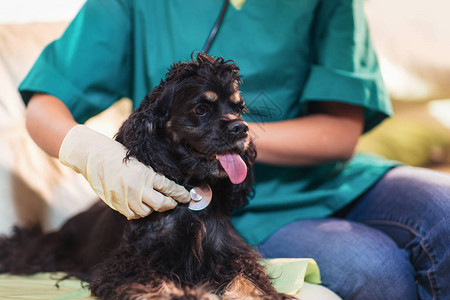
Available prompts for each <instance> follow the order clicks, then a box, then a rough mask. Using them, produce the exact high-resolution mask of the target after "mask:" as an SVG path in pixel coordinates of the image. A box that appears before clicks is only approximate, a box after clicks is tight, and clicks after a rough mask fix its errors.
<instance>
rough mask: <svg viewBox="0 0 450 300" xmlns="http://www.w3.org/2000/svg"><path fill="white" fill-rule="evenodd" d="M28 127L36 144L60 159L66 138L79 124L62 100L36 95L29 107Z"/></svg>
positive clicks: (45, 95) (27, 114) (27, 115)
mask: <svg viewBox="0 0 450 300" xmlns="http://www.w3.org/2000/svg"><path fill="white" fill-rule="evenodd" d="M26 125H27V130H28V132H29V134H30V136H31V137H32V138H33V140H34V141H35V142H36V144H38V146H39V147H41V148H42V149H43V150H44V151H45V152H47V153H48V154H49V155H51V156H53V157H58V154H59V149H60V148H61V144H62V141H63V140H64V137H65V136H66V134H67V132H69V130H70V129H71V128H72V127H74V126H75V125H77V122H75V120H74V119H73V117H72V114H71V113H70V111H69V109H68V108H67V107H66V106H65V104H64V103H63V102H62V101H61V100H59V99H58V98H56V97H54V96H51V95H47V94H40V93H36V94H34V95H33V97H32V98H31V99H30V102H29V103H28V105H27V112H26Z"/></svg>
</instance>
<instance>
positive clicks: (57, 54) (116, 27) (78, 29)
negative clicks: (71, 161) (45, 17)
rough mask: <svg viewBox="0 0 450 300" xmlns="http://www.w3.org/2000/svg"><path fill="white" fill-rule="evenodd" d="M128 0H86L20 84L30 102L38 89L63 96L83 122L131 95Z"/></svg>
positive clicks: (22, 91) (26, 100) (80, 121)
mask: <svg viewBox="0 0 450 300" xmlns="http://www.w3.org/2000/svg"><path fill="white" fill-rule="evenodd" d="M128 2H129V1H126V0H108V1H106V0H87V2H86V3H85V5H84V6H83V7H82V9H81V10H80V12H79V13H78V15H77V16H76V17H75V19H74V20H73V21H72V23H71V24H70V25H69V27H68V28H67V29H66V31H65V32H64V34H63V35H62V36H61V38H59V39H58V40H56V41H54V42H53V43H51V44H49V45H48V46H47V47H46V48H45V49H44V51H43V52H42V53H41V55H40V56H39V58H38V60H37V61H36V63H35V65H34V66H33V68H32V69H31V71H30V72H29V73H28V75H27V76H26V77H25V79H24V80H23V82H22V83H21V84H20V86H19V91H20V93H21V95H22V98H23V101H24V102H25V103H26V104H27V103H28V101H29V100H30V98H31V96H32V95H33V93H34V92H41V93H46V94H50V95H53V96H55V97H57V98H59V99H60V100H61V101H63V102H64V103H65V104H66V106H67V107H68V108H69V110H70V111H71V112H72V114H73V116H74V118H75V120H76V121H77V122H79V123H84V122H85V121H86V120H87V119H89V118H90V117H92V116H94V115H96V114H98V113H99V112H101V111H103V110H105V109H107V108H108V107H109V106H111V105H112V104H113V103H114V102H115V101H117V100H118V99H120V98H122V97H127V96H130V86H131V83H130V79H131V75H130V74H131V70H130V67H131V59H130V56H131V48H132V42H131V33H130V30H131V18H130V8H129V7H128V6H129V4H128Z"/></svg>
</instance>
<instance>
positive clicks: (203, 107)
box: [193, 103, 209, 116]
mask: <svg viewBox="0 0 450 300" xmlns="http://www.w3.org/2000/svg"><path fill="white" fill-rule="evenodd" d="M193 111H194V113H195V114H196V115H199V116H204V115H206V113H207V112H208V111H209V106H208V105H207V104H205V103H200V104H197V106H195V107H194V110H193Z"/></svg>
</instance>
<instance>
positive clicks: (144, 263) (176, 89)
mask: <svg viewBox="0 0 450 300" xmlns="http://www.w3.org/2000/svg"><path fill="white" fill-rule="evenodd" d="M238 70H239V69H238V67H237V66H236V65H235V64H234V63H233V62H231V61H224V60H223V59H222V58H213V57H211V56H209V55H206V54H201V53H197V58H196V59H194V58H192V61H189V62H178V63H175V64H174V65H173V66H172V67H171V68H170V69H169V72H168V73H167V75H166V79H165V81H161V84H160V85H159V86H157V87H156V88H155V89H154V90H153V91H152V92H151V93H150V94H149V95H147V96H146V98H145V100H143V102H142V104H141V105H140V107H139V108H138V109H137V110H136V111H135V112H134V113H132V114H131V116H130V117H129V118H128V120H126V121H125V122H124V124H123V125H122V127H121V128H120V130H119V132H118V134H117V137H116V139H117V140H118V141H119V142H121V143H122V144H123V145H124V146H125V147H126V148H127V149H128V154H127V157H126V158H125V161H126V160H127V159H129V158H130V157H135V158H136V159H138V160H139V161H140V162H142V163H143V164H145V165H148V166H151V167H152V168H153V169H154V170H155V171H156V172H159V173H161V174H164V175H165V176H166V177H168V178H169V179H171V180H173V181H175V182H177V183H178V184H182V185H184V186H185V187H186V188H187V189H190V188H191V187H193V186H197V185H199V184H202V183H207V184H209V185H210V186H211V188H212V190H213V200H212V202H211V204H210V205H209V206H208V207H207V208H205V209H204V210H201V211H192V210H190V209H189V208H188V206H187V205H185V204H179V205H178V206H177V207H176V208H175V209H173V210H171V211H167V212H162V213H157V212H155V213H152V214H150V215H149V216H148V217H145V218H142V219H137V220H132V221H127V220H126V219H125V218H124V217H123V216H122V215H121V214H119V213H117V212H115V211H113V210H111V209H109V208H108V207H107V206H106V205H105V204H103V202H101V201H100V202H98V203H97V204H95V205H94V206H93V207H92V208H91V209H89V210H88V211H86V212H83V213H81V214H79V215H77V216H75V217H73V218H72V219H70V220H69V221H67V222H66V223H65V224H64V225H63V227H62V228H61V230H59V231H57V232H54V233H49V234H43V233H42V232H41V231H40V230H39V229H37V228H34V229H29V230H26V229H18V228H16V229H15V233H14V234H13V235H12V236H11V237H4V238H2V239H1V240H0V272H3V273H4V272H9V273H14V274H31V273H36V272H41V271H46V272H53V271H65V272H67V273H68V274H70V275H71V276H76V277H78V278H81V279H83V280H86V281H88V282H89V287H90V290H91V292H92V294H93V295H95V296H98V297H100V298H102V299H108V300H111V299H120V300H124V299H215V298H216V296H215V295H219V296H220V297H222V298H223V299H244V298H245V297H249V298H246V299H291V297H289V296H286V295H283V294H278V293H277V292H276V291H275V290H274V288H273V287H272V286H271V284H270V281H269V278H268V277H267V276H266V274H265V273H264V271H263V268H262V267H261V266H260V264H259V263H258V260H259V256H258V254H257V252H256V251H255V250H254V249H253V248H251V247H250V246H249V245H247V244H246V243H245V242H244V241H243V240H242V239H241V238H240V237H239V236H238V234H237V233H236V232H235V230H234V228H233V227H232V224H231V219H230V213H231V211H232V210H234V209H236V208H239V207H242V206H244V205H245V204H246V203H247V197H248V196H249V195H250V194H251V192H252V183H253V175H252V172H251V168H252V165H253V162H254V159H255V156H256V151H255V148H254V146H253V144H252V143H251V141H250V138H249V134H248V132H247V131H248V128H247V127H246V124H245V123H244V122H243V121H242V116H241V113H242V110H243V109H244V108H245V107H244V102H243V99H242V97H240V94H237V93H239V91H238V86H237V83H238V82H240V81H241V78H240V75H239V72H238ZM206 92H213V93H214V94H215V95H216V96H217V99H216V100H214V101H211V99H210V100H207V99H205V93H206ZM230 99H232V101H231V100H230ZM227 152H234V153H238V154H240V156H241V157H242V158H243V160H244V161H245V163H246V165H247V167H248V169H249V170H248V175H247V178H246V179H245V181H244V182H242V183H240V184H236V185H234V184H232V183H231V182H230V180H229V179H228V178H227V177H226V176H225V175H226V173H225V172H224V170H223V169H222V168H221V167H220V164H219V162H218V161H217V159H216V157H215V155H216V154H221V153H227Z"/></svg>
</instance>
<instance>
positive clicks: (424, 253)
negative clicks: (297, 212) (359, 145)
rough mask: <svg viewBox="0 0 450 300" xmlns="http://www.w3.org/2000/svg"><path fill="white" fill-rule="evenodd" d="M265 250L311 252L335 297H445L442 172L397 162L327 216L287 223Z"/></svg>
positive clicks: (448, 238) (447, 269) (447, 257)
mask: <svg viewBox="0 0 450 300" xmlns="http://www.w3.org/2000/svg"><path fill="white" fill-rule="evenodd" d="M259 250H260V252H261V253H262V254H263V256H266V257H312V258H314V259H315V260H316V261H317V263H318V264H319V267H320V270H321V275H322V281H323V284H324V285H325V286H327V287H328V288H330V289H331V290H333V291H335V292H336V293H337V294H339V295H340V296H341V297H342V298H343V299H369V300H371V299H377V300H378V299H383V300H388V299H393V300H403V299H405V300H409V299H450V176H449V175H448V174H444V173H439V172H435V171H431V170H426V169H420V168H413V167H404V166H402V167H397V168H394V169H392V170H391V171H389V172H388V173H387V174H386V175H385V176H384V177H383V178H382V179H381V180H380V181H379V182H378V183H377V184H376V185H375V186H374V187H372V188H371V189H370V190H369V191H368V192H366V193H365V194H364V195H363V196H361V197H360V198H359V199H358V200H356V201H355V202H354V203H352V204H351V205H349V206H348V207H346V208H344V209H343V210H341V211H340V212H338V213H337V214H336V215H334V216H333V217H331V218H327V219H313V220H301V221H296V222H294V223H291V224H288V225H287V226H285V227H283V228H281V229H280V230H278V231H277V232H276V233H274V234H273V235H272V236H271V237H269V238H268V239H267V240H266V241H265V242H264V243H263V244H262V245H260V247H259Z"/></svg>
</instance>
